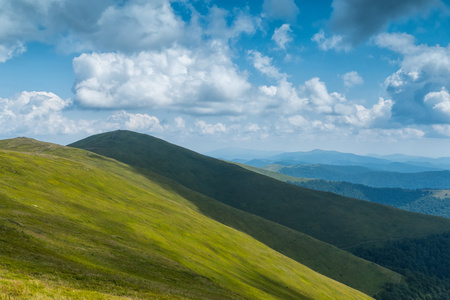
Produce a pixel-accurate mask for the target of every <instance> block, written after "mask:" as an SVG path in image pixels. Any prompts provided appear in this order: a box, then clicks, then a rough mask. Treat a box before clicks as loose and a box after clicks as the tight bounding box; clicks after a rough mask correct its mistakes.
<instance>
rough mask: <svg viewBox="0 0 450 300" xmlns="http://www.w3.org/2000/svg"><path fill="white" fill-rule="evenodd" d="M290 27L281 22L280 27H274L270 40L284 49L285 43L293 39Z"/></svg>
mask: <svg viewBox="0 0 450 300" xmlns="http://www.w3.org/2000/svg"><path fill="white" fill-rule="evenodd" d="M291 33H292V29H291V27H290V25H289V24H283V25H281V26H280V28H277V29H275V31H274V33H273V35H272V40H273V41H274V42H275V43H276V44H277V46H278V47H279V48H280V49H283V50H285V49H286V45H287V44H289V43H290V42H292V41H293V38H292V37H291V36H290V34H291Z"/></svg>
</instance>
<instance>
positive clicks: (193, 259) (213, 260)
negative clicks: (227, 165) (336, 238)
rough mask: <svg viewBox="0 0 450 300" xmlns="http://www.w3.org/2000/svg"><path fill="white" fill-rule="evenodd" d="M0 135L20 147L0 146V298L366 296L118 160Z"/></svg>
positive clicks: (276, 297)
mask: <svg viewBox="0 0 450 300" xmlns="http://www.w3.org/2000/svg"><path fill="white" fill-rule="evenodd" d="M5 143H6V142H3V143H0V146H2V147H9V148H10V149H15V150H18V151H26V152H29V153H19V152H15V151H3V150H0V294H1V295H2V297H3V298H6V299H8V297H14V298H17V299H29V298H33V299H50V298H58V299H64V298H67V299H143V298H155V299H246V298H251V299H365V298H369V297H367V296H366V295H364V294H362V293H360V292H358V291H355V290H353V289H351V288H349V287H347V286H344V285H342V284H340V283H338V282H336V281H333V280H330V279H329V278H327V277H325V276H322V275H320V274H318V273H315V272H313V271H312V270H310V269H309V268H307V267H305V266H303V265H301V264H299V263H297V262H295V261H293V260H291V259H289V258H287V257H286V256H284V255H281V254H280V253H278V252H276V251H274V250H272V249H270V248H268V247H267V246H266V245H264V244H262V243H260V242H258V241H256V240H255V239H254V238H252V237H250V236H249V235H247V234H245V233H242V232H239V231H237V230H234V229H232V228H230V227H227V226H224V225H223V224H221V223H219V222H217V221H214V220H212V219H211V218H208V217H206V216H205V215H203V214H201V213H199V211H198V209H197V208H196V207H195V206H194V205H193V204H192V203H191V202H189V201H187V200H186V199H184V198H183V197H181V196H180V195H179V194H178V193H176V192H175V191H174V190H170V189H167V188H165V187H163V186H162V185H161V184H160V183H159V182H155V181H151V180H149V178H148V176H147V177H146V176H143V175H141V174H139V173H136V170H135V169H133V168H131V167H129V166H126V165H123V164H120V163H117V162H115V161H113V160H110V159H106V158H103V157H100V156H98V155H95V154H90V153H88V152H85V151H81V150H77V149H69V148H65V147H58V146H54V145H48V144H42V143H36V142H33V141H29V140H14V141H13V142H11V141H9V142H8V143H7V144H5ZM11 143H12V144H11Z"/></svg>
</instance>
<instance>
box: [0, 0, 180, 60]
mask: <svg viewBox="0 0 450 300" xmlns="http://www.w3.org/2000/svg"><path fill="white" fill-rule="evenodd" d="M2 4H3V5H4V6H7V7H8V9H1V10H0V19H1V20H2V22H1V25H2V26H1V28H0V45H2V46H3V48H4V49H0V59H2V58H3V60H5V58H6V59H8V58H11V57H12V56H14V55H15V54H20V53H21V52H23V50H24V49H25V48H24V47H23V46H22V45H24V44H26V43H27V42H30V41H45V42H47V43H49V42H50V43H54V44H55V45H57V46H58V47H59V48H60V49H62V50H64V51H68V52H78V51H86V50H96V51H99V50H100V51H122V52H137V51H142V50H148V49H160V48H161V47H162V46H169V45H171V44H173V43H174V42H175V41H180V40H183V38H186V34H185V32H184V28H185V25H186V24H185V23H184V22H183V21H182V20H181V19H179V18H178V17H177V16H176V15H175V14H174V12H173V9H172V7H171V5H170V2H169V1H168V0H155V1H143V0H132V1H126V2H124V3H122V5H118V4H120V3H118V1H114V0H99V1H88V0H80V1H70V0H39V1H15V0H14V1H13V0H4V1H3V3H2ZM5 53H6V54H5Z"/></svg>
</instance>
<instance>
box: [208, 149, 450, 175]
mask: <svg viewBox="0 0 450 300" xmlns="http://www.w3.org/2000/svg"><path fill="white" fill-rule="evenodd" d="M207 155H209V156H212V157H215V158H220V159H225V160H229V161H233V162H238V163H243V164H247V165H250V166H253V167H258V168H261V167H263V166H266V165H270V164H278V165H283V166H289V165H300V164H304V165H307V164H322V165H337V166H361V167H365V168H369V169H371V170H372V171H387V172H400V173H417V172H427V171H440V170H444V169H447V167H446V165H445V162H446V159H445V158H443V159H440V160H437V159H428V158H422V157H409V156H402V155H392V156H386V157H382V156H380V157H374V156H362V155H356V154H352V153H341V152H337V151H324V150H313V151H307V152H285V153H278V154H275V155H273V154H272V153H271V152H267V151H258V150H249V149H239V148H229V149H221V150H217V151H212V152H209V153H207ZM448 169H450V164H449V166H448Z"/></svg>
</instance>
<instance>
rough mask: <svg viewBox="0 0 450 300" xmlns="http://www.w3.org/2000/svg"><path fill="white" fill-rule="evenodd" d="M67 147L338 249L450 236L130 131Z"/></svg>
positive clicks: (401, 215) (401, 214) (407, 216)
mask: <svg viewBox="0 0 450 300" xmlns="http://www.w3.org/2000/svg"><path fill="white" fill-rule="evenodd" d="M69 146H72V147H77V148H83V149H86V150H89V151H92V152H95V153H98V154H101V155H105V156H108V157H111V158H114V159H117V160H119V161H122V162H124V163H127V164H130V165H132V166H135V167H137V168H139V169H145V170H150V171H152V172H155V173H158V174H160V175H162V176H164V177H166V178H170V179H171V180H174V181H176V182H178V183H180V184H181V185H183V186H185V187H188V188H190V189H192V190H195V191H197V192H200V193H202V194H204V195H207V196H209V197H211V198H213V199H216V200H219V201H221V202H223V203H225V204H227V205H230V206H232V207H235V208H238V209H241V210H244V211H246V212H249V213H252V214H254V215H258V216H261V217H263V218H265V219H268V220H271V221H274V222H277V223H279V224H281V225H284V226H287V227H289V228H291V229H294V230H296V231H299V232H302V233H306V234H308V235H310V236H312V237H314V238H317V239H319V240H322V241H324V242H327V243H330V244H332V245H335V246H337V247H340V248H344V249H349V248H352V247H356V246H358V245H360V244H370V243H372V244H376V243H380V242H383V241H387V240H391V239H400V238H405V237H423V236H427V235H430V234H437V233H444V232H448V231H450V220H449V219H445V218H438V217H433V216H427V215H422V214H415V213H410V212H405V211H401V210H399V209H395V208H392V207H389V206H384V205H379V204H375V203H369V202H365V201H360V200H356V199H351V198H346V197H342V196H338V195H335V194H331V193H325V192H319V191H313V190H309V189H306V188H302V187H298V186H294V185H291V184H287V183H284V182H280V181H278V180H275V179H272V178H269V177H267V176H263V175H260V174H256V173H254V172H251V171H249V170H246V169H244V168H242V167H240V166H237V165H234V164H231V163H227V162H224V161H220V160H217V159H213V158H210V157H206V156H203V155H200V154H197V153H195V152H193V151H190V150H187V149H184V148H182V147H178V146H175V145H172V144H170V143H167V142H165V141H163V140H160V139H157V138H154V137H151V136H148V135H144V134H138V133H134V132H130V131H115V132H109V133H104V134H99V135H95V136H91V137H89V138H86V139H83V140H81V141H78V142H76V143H73V144H71V145H69Z"/></svg>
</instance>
